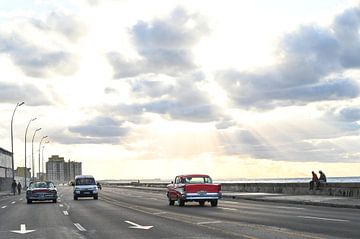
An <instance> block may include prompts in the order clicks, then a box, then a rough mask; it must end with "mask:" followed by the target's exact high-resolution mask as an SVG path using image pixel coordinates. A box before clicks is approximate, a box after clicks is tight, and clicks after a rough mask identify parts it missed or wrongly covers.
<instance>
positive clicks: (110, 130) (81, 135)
mask: <svg viewBox="0 0 360 239" xmlns="http://www.w3.org/2000/svg"><path fill="white" fill-rule="evenodd" d="M129 131H130V128H128V127H126V126H124V122H123V121H119V120H116V119H113V118H109V117H102V116H99V117H96V118H94V119H92V120H89V121H87V122H85V123H83V124H81V125H76V126H71V127H69V128H68V129H66V130H60V129H57V130H54V132H52V133H51V134H52V135H53V136H52V138H53V139H54V140H55V141H56V142H59V143H62V144H118V143H119V142H120V140H121V138H123V137H125V136H127V135H128V133H129Z"/></svg>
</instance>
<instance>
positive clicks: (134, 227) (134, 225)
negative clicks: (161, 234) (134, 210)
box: [125, 221, 154, 230]
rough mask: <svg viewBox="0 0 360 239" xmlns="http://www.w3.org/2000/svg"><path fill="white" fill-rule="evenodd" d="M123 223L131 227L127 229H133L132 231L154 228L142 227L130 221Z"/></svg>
mask: <svg viewBox="0 0 360 239" xmlns="http://www.w3.org/2000/svg"><path fill="white" fill-rule="evenodd" d="M125 222H126V223H128V224H130V225H132V226H130V227H129V228H133V229H143V230H149V229H151V228H153V227H154V226H142V225H139V224H136V223H135V222H130V221H125Z"/></svg>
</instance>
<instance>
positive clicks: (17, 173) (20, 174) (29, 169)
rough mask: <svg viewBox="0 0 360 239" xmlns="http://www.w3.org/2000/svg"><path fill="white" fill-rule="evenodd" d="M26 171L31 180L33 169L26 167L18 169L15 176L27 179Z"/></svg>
mask: <svg viewBox="0 0 360 239" xmlns="http://www.w3.org/2000/svg"><path fill="white" fill-rule="evenodd" d="M25 171H26V177H27V178H28V179H29V178H31V168H26V170H25V167H17V168H16V171H15V175H16V176H18V177H23V178H24V177H25Z"/></svg>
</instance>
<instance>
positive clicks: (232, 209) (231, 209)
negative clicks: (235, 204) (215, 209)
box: [219, 207, 237, 211]
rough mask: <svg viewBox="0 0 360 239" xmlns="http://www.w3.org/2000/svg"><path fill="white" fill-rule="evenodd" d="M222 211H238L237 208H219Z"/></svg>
mask: <svg viewBox="0 0 360 239" xmlns="http://www.w3.org/2000/svg"><path fill="white" fill-rule="evenodd" d="M219 208H220V209H223V210H229V211H237V209H236V208H228V207H219Z"/></svg>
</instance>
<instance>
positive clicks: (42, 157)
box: [41, 141, 50, 175]
mask: <svg viewBox="0 0 360 239" xmlns="http://www.w3.org/2000/svg"><path fill="white" fill-rule="evenodd" d="M48 143H50V141H46V142H45V143H44V145H43V146H42V152H41V159H42V175H45V170H44V148H45V144H48Z"/></svg>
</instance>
